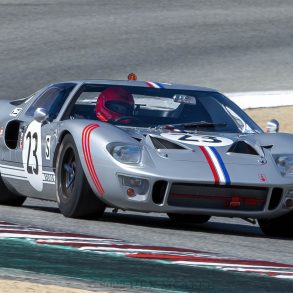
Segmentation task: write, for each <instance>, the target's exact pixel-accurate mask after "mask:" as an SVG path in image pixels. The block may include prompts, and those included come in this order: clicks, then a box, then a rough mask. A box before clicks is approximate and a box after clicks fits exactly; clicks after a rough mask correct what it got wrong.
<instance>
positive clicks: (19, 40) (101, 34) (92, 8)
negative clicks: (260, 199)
mask: <svg viewBox="0 0 293 293" xmlns="http://www.w3.org/2000/svg"><path fill="white" fill-rule="evenodd" d="M292 39H293V1H291V0H287V1H278V0H277V1H275V0H258V1H254V0H253V1H252V0H251V1H241V0H231V1H227V0H222V1H218V0H214V1H212V0H202V1H185V0H181V1H168V0H162V1H154V0H153V1H152V0H150V1H137V0H124V1H113V0H104V1H102V0H101V1H95V0H88V1H81V0H80V1H78V0H46V1H43V0H0V98H9V99H12V98H15V97H17V98H18V97H23V96H26V95H28V94H30V93H32V92H34V91H35V90H37V89H39V88H41V87H43V86H45V85H46V84H48V83H51V82H55V81H60V80H72V79H98V78H103V79H104V78H105V79H106V78H110V79H125V78H126V76H127V74H128V73H129V72H132V71H134V72H136V73H137V74H138V75H139V77H140V78H141V79H144V80H154V81H166V82H168V81H171V82H172V81H175V82H181V83H191V84H198V85H202V86H209V87H213V88H218V89H220V90H221V91H224V92H232V91H237V92H240V91H257V90H261V91H264V90H290V89H292V88H293V85H292V80H293V70H292V68H293V59H292V56H293V43H292ZM0 220H6V221H10V222H17V223H23V224H26V225H37V226H42V227H44V228H49V229H54V230H61V231H69V232H70V231H72V232H80V233H89V234H96V235H99V236H105V237H107V236H108V237H115V238H119V239H127V240H130V241H134V242H138V243H141V244H149V245H168V246H176V247H186V248H193V249H202V250H209V251H211V252H219V253H224V254H225V255H228V256H229V255H231V256H234V257H241V258H252V259H259V260H269V261H279V262H284V263H289V264H292V263H293V254H292V240H288V239H287V240H286V239H271V238H267V237H264V236H263V234H262V233H261V232H260V230H259V228H258V227H257V226H252V225H250V224H248V223H247V224H246V223H245V222H243V221H241V220H238V219H223V218H214V219H213V220H212V221H211V222H210V223H207V224H205V225H202V226H174V225H173V224H171V223H170V222H169V221H168V219H167V218H166V217H165V215H154V214H151V215H141V214H135V213H124V212H121V213H118V214H115V215H114V214H111V213H106V215H105V217H104V218H103V219H102V220H101V221H86V220H73V219H66V218H64V217H63V216H62V215H60V214H59V213H58V210H57V209H56V205H55V204H51V203H48V202H41V201H37V200H28V201H27V202H26V203H25V206H24V208H9V207H3V206H2V207H0Z"/></svg>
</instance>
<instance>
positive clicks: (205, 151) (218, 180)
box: [199, 146, 220, 184]
mask: <svg viewBox="0 0 293 293" xmlns="http://www.w3.org/2000/svg"><path fill="white" fill-rule="evenodd" d="M199 148H200V150H201V151H202V153H203V154H204V156H205V158H206V160H207V161H208V164H209V166H210V168H211V171H212V173H213V176H214V179H215V184H219V182H220V178H219V175H218V172H217V169H216V167H215V165H214V163H213V161H212V159H211V157H210V155H209V153H208V152H207V150H206V149H205V148H204V147H203V146H199Z"/></svg>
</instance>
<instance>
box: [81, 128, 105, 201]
mask: <svg viewBox="0 0 293 293" xmlns="http://www.w3.org/2000/svg"><path fill="white" fill-rule="evenodd" d="M98 127H99V126H98V125H96V124H93V125H91V126H90V127H89V129H88V131H87V132H86V136H85V150H86V156H87V163H88V168H89V170H90V174H91V177H92V179H93V181H94V184H95V187H96V188H97V190H98V192H99V193H100V194H101V196H103V194H104V189H103V187H102V185H101V183H100V180H99V178H98V176H97V174H96V171H95V168H94V164H93V161H92V156H91V151H90V135H91V132H92V131H93V130H94V129H96V128H98Z"/></svg>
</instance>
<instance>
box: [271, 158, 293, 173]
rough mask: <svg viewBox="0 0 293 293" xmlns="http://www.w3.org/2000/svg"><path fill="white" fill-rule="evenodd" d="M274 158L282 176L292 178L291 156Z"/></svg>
mask: <svg viewBox="0 0 293 293" xmlns="http://www.w3.org/2000/svg"><path fill="white" fill-rule="evenodd" d="M274 158H275V162H276V164H277V166H278V167H279V170H280V172H281V174H282V175H283V176H293V155H277V156H274Z"/></svg>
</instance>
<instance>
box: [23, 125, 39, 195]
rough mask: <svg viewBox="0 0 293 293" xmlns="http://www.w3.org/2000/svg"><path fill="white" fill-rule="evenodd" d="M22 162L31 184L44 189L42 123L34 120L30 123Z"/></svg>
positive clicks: (37, 188)
mask: <svg viewBox="0 0 293 293" xmlns="http://www.w3.org/2000/svg"><path fill="white" fill-rule="evenodd" d="M22 162H23V167H24V170H25V173H26V177H27V179H28V180H29V183H30V184H31V186H32V187H33V188H34V189H36V190H38V191H42V190H43V177H42V173H43V170H42V149H41V123H39V122H37V121H33V122H31V123H30V124H29V126H28V128H27V130H26V132H25V135H24V142H23V151H22Z"/></svg>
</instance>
